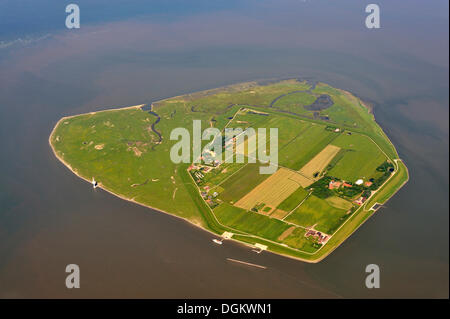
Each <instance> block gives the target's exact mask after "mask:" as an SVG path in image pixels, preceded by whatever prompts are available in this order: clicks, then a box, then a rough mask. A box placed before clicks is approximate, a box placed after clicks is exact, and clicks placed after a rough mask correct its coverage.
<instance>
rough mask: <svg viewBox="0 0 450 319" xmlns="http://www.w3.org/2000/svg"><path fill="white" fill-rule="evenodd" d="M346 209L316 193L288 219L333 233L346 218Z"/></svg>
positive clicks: (287, 219)
mask: <svg viewBox="0 0 450 319" xmlns="http://www.w3.org/2000/svg"><path fill="white" fill-rule="evenodd" d="M346 212H347V211H346V210H345V209H338V208H336V207H333V206H331V205H330V204H328V203H327V202H326V201H325V200H323V199H320V198H318V197H316V196H314V195H311V196H309V197H308V198H307V199H306V201H305V202H304V203H303V204H302V205H300V207H298V208H297V209H296V210H295V211H294V212H292V214H290V215H289V216H288V217H287V218H286V221H288V222H291V223H294V224H297V225H299V226H303V227H312V226H314V229H316V230H318V231H322V232H325V233H327V234H332V233H333V232H334V231H335V230H336V229H337V228H338V227H339V226H340V225H341V224H342V222H343V221H344V220H345V216H346Z"/></svg>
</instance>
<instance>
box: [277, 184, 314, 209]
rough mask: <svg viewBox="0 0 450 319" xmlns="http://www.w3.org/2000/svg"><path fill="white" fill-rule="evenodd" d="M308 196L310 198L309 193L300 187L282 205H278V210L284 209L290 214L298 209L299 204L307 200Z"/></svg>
mask: <svg viewBox="0 0 450 319" xmlns="http://www.w3.org/2000/svg"><path fill="white" fill-rule="evenodd" d="M306 196H308V192H307V191H306V190H305V189H304V188H303V187H299V188H298V189H297V190H296V191H295V192H293V193H292V194H291V195H289V197H288V198H286V199H285V200H284V201H283V202H281V204H280V205H278V207H277V208H279V209H282V210H284V211H286V212H290V211H291V210H293V209H294V208H295V207H297V206H298V204H300V203H301V201H302V200H304V199H305V198H306Z"/></svg>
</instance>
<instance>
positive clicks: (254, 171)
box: [220, 163, 270, 203]
mask: <svg viewBox="0 0 450 319" xmlns="http://www.w3.org/2000/svg"><path fill="white" fill-rule="evenodd" d="M269 176H270V175H264V174H259V164H253V163H251V164H247V165H246V166H245V167H244V168H242V169H241V170H240V171H239V174H235V175H233V176H231V177H230V178H228V179H227V180H226V181H225V182H223V183H222V184H221V187H223V188H224V189H225V190H224V191H223V192H222V193H221V194H220V198H221V199H223V200H224V201H227V202H234V203H235V202H236V201H238V200H239V199H240V198H241V197H243V196H244V195H245V194H247V193H248V192H250V191H251V190H252V189H253V188H255V187H256V186H257V185H258V184H259V183H261V182H262V181H263V180H265V179H266V178H268V177H269Z"/></svg>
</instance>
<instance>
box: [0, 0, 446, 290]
mask: <svg viewBox="0 0 450 319" xmlns="http://www.w3.org/2000/svg"><path fill="white" fill-rule="evenodd" d="M55 3H58V4H55ZM111 3H112V2H111V1H78V4H79V5H80V9H81V28H80V29H78V30H74V29H73V30H68V29H65V28H64V20H65V16H66V13H65V12H64V6H63V5H61V3H60V2H57V1H21V2H17V1H9V0H6V1H0V30H1V32H0V44H1V45H0V140H1V144H0V145H1V148H2V149H1V152H0V173H1V175H0V176H1V179H0V298H15V297H19V298H52V297H59V298H83V297H88V298H90V297H103V298H104V297H114V298H116V297H122V298H156V297H157V298H219V297H220V298H227V297H230V298H319V297H320V298H418V297H425V298H448V296H449V295H448V291H449V290H448V289H449V213H448V210H449V196H448V194H449V182H448V180H449V120H448V118H449V80H448V76H449V65H448V54H449V42H448V2H446V1H417V0H413V1H408V2H406V1H378V2H377V3H378V4H379V5H380V8H381V28H380V29H371V30H369V29H367V28H366V27H365V25H364V20H365V17H366V13H365V10H364V9H365V5H366V3H365V2H363V1H331V0H330V1H321V0H319V1H294V0H292V1H291V0H277V1H268V0H266V1H256V0H255V1H226V2H225V1H181V0H178V1H173V2H171V4H170V5H169V4H167V3H168V2H166V1H149V2H146V3H145V4H142V3H141V1H137V0H130V1H116V2H115V4H111ZM212 3H214V4H212ZM279 77H308V78H311V79H315V80H320V81H323V82H326V83H329V84H330V85H332V86H334V87H338V88H342V89H345V90H348V91H351V92H353V93H355V94H356V95H358V96H359V97H361V98H362V99H363V100H365V101H368V102H370V103H371V104H372V105H373V106H374V114H375V118H376V120H377V122H378V123H379V124H380V125H381V127H382V128H383V129H384V130H385V132H386V133H387V135H388V136H389V138H390V139H391V140H392V142H393V143H394V145H395V146H396V147H397V150H398V152H399V155H400V157H401V158H402V159H403V160H404V161H405V163H406V165H407V166H408V168H409V172H410V181H409V183H408V184H407V185H406V186H405V187H403V188H402V189H401V190H400V191H399V192H398V193H397V194H396V195H395V196H394V197H393V198H392V199H391V200H389V202H388V203H387V204H386V207H385V208H382V209H380V210H379V211H377V213H375V215H374V216H373V217H372V218H370V219H369V220H368V221H367V222H366V223H365V224H364V225H362V227H360V229H359V230H358V231H357V232H355V233H354V234H353V235H352V236H351V237H350V238H349V239H347V240H346V241H345V242H344V243H343V244H342V245H341V246H340V247H339V248H338V249H336V250H335V251H334V252H333V253H332V254H331V255H330V256H329V257H327V258H326V259H325V260H323V261H322V262H320V263H318V264H308V263H303V262H299V261H296V260H292V259H289V258H285V257H282V256H278V255H275V254H271V253H268V252H263V253H261V254H255V253H254V252H252V251H251V250H250V249H249V248H248V247H245V246H243V245H240V244H238V243H232V242H224V244H223V245H221V246H218V245H215V244H214V243H213V242H212V241H211V238H212V236H211V234H209V233H207V232H205V231H202V230H201V229H199V228H196V227H193V226H192V225H190V224H188V223H186V222H184V221H182V220H180V219H177V218H175V217H172V216H169V215H166V214H163V213H159V212H157V211H153V210H151V209H147V208H144V207H140V206H137V205H134V204H132V203H129V202H125V201H123V200H121V199H119V198H116V197H114V196H113V195H110V194H108V193H106V192H104V191H102V190H93V189H92V187H91V185H89V184H88V183H86V182H85V181H83V180H81V179H79V178H78V177H76V176H75V175H74V174H72V173H71V172H70V171H69V170H68V169H67V168H65V167H64V165H63V164H62V163H60V162H59V161H58V160H57V159H56V158H55V157H54V156H53V154H52V151H51V149H50V147H49V144H48V137H49V134H50V132H51V130H52V129H53V126H54V125H55V124H56V122H57V121H58V120H59V119H60V118H61V117H62V116H66V115H73V114H78V113H82V112H90V111H97V110H102V109H105V108H112V107H124V106H129V105H136V104H143V103H150V102H152V101H156V100H159V99H162V98H167V97H171V96H175V95H180V94H184V93H189V92H193V91H198V90H204V89H210V88H215V87H218V86H222V85H227V84H233V83H237V82H243V81H250V80H256V79H270V78H279ZM227 258H233V259H238V260H243V261H247V262H250V263H255V264H258V265H263V266H265V267H267V268H266V269H260V268H255V267H248V266H245V265H240V264H236V263H233V262H230V261H228V260H227ZM72 263H74V264H78V265H79V266H80V270H81V288H80V289H72V290H69V289H67V288H66V287H65V278H66V275H67V274H66V273H65V267H66V265H67V264H72ZM368 264H377V265H378V266H379V267H380V271H381V287H380V288H379V289H367V288H366V286H365V278H366V275H367V274H366V273H365V268H366V266H367V265H368Z"/></svg>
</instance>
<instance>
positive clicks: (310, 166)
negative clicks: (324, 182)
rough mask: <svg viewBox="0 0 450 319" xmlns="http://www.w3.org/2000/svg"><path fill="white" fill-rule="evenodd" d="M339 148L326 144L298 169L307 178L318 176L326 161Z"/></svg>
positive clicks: (334, 154) (327, 161)
mask: <svg viewBox="0 0 450 319" xmlns="http://www.w3.org/2000/svg"><path fill="white" fill-rule="evenodd" d="M339 150H340V147H337V146H334V145H331V144H329V145H327V146H326V147H325V148H324V149H323V150H321V151H320V153H319V154H317V155H316V156H314V157H313V159H312V160H310V161H309V162H308V163H306V165H305V166H303V167H302V168H301V169H300V173H301V174H302V175H303V176H305V177H307V178H309V179H316V178H317V177H320V173H322V171H323V170H324V169H325V167H327V165H328V163H329V162H330V161H331V160H332V159H333V157H334V156H336V154H337V153H338V152H339ZM307 186H309V185H307Z"/></svg>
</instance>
